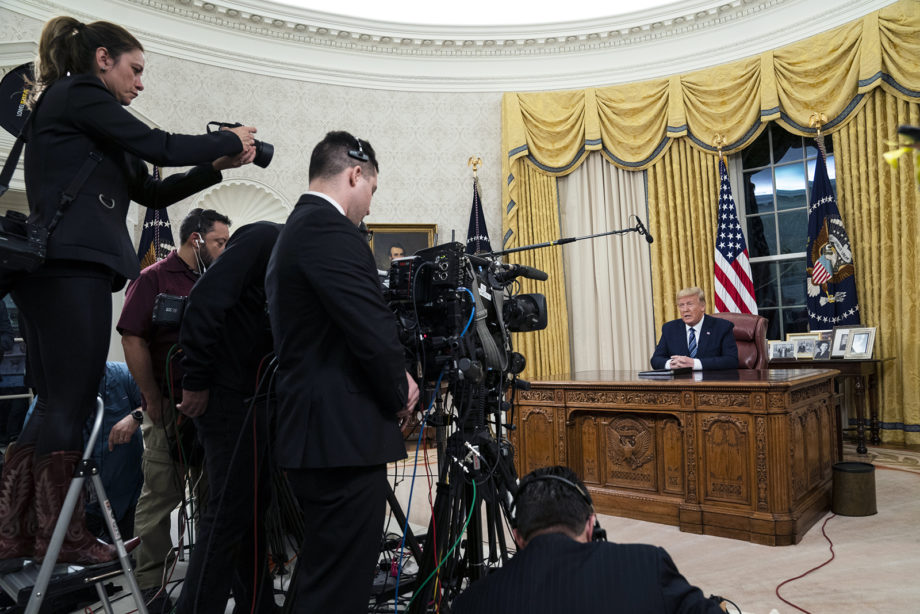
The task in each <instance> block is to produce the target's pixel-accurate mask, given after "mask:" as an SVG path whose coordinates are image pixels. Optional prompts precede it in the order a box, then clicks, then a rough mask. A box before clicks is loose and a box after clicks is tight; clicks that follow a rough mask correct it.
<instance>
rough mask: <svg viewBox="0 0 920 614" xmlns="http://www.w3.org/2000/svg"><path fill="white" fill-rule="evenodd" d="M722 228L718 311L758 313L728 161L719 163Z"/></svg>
mask: <svg viewBox="0 0 920 614" xmlns="http://www.w3.org/2000/svg"><path fill="white" fill-rule="evenodd" d="M719 179H720V186H719V225H718V229H717V230H716V250H715V282H716V284H715V285H716V289H715V301H714V302H715V310H716V311H717V312H726V311H729V312H735V313H755V314H756V313H757V301H756V300H755V299H754V282H753V281H752V277H751V263H750V261H749V260H748V249H747V243H746V242H745V240H744V233H743V232H741V222H740V221H739V220H738V211H737V210H736V209H735V199H734V198H732V186H731V184H730V183H729V181H728V170H727V169H726V168H725V160H722V159H720V160H719Z"/></svg>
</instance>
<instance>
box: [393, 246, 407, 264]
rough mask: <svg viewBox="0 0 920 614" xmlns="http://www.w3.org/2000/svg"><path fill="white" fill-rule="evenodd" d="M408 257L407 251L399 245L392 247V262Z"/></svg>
mask: <svg viewBox="0 0 920 614" xmlns="http://www.w3.org/2000/svg"><path fill="white" fill-rule="evenodd" d="M405 255H406V249H405V248H404V247H403V246H402V245H400V244H399V243H394V244H393V245H391V246H390V262H392V261H394V260H396V259H397V258H402V257H403V256H405Z"/></svg>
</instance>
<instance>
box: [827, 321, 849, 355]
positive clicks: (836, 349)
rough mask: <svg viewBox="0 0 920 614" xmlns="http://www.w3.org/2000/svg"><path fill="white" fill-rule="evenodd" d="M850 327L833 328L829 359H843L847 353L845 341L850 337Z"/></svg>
mask: <svg viewBox="0 0 920 614" xmlns="http://www.w3.org/2000/svg"><path fill="white" fill-rule="evenodd" d="M851 328H852V327H851V326H835V327H834V337H833V341H832V343H831V358H843V357H844V354H846V353H847V339H848V338H849V336H850V329H851Z"/></svg>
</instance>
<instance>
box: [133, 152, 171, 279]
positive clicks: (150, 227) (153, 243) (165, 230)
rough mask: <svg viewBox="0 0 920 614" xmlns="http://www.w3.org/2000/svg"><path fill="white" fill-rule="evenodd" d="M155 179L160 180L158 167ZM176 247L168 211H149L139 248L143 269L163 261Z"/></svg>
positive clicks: (154, 173) (154, 172)
mask: <svg viewBox="0 0 920 614" xmlns="http://www.w3.org/2000/svg"><path fill="white" fill-rule="evenodd" d="M153 178H154V180H159V179H160V169H159V168H158V167H156V166H154V167H153ZM174 247H175V246H174V241H173V235H172V226H171V225H170V223H169V214H168V213H166V209H147V213H146V215H145V216H144V227H143V231H142V232H141V240H140V242H139V244H138V247H137V259H138V260H139V261H140V263H141V269H145V268H147V267H149V266H150V265H151V264H153V263H154V262H156V261H158V260H162V259H163V258H165V257H166V256H168V255H169V252H170V251H171V250H172V249H174Z"/></svg>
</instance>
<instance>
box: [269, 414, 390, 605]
mask: <svg viewBox="0 0 920 614" xmlns="http://www.w3.org/2000/svg"><path fill="white" fill-rule="evenodd" d="M356 428H360V427H356ZM287 474H288V482H290V484H291V489H292V490H293V491H294V494H295V495H296V496H297V500H298V501H299V502H300V506H301V508H302V509H303V515H304V543H303V545H302V546H301V549H300V555H299V556H298V558H297V573H296V575H295V576H294V580H293V586H292V587H291V590H290V592H289V593H288V599H293V604H294V605H293V608H292V609H291V610H290V611H291V612H295V613H298V614H300V613H303V614H306V613H310V614H312V613H314V612H336V613H337V614H358V613H359V612H362V613H363V612H367V607H368V601H369V599H370V596H371V588H372V585H373V581H374V567H375V565H376V562H377V557H378V556H379V555H380V538H381V534H382V533H383V521H384V512H385V511H386V497H387V476H386V465H375V466H371V467H335V468H324V469H294V470H288V472H287Z"/></svg>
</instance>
